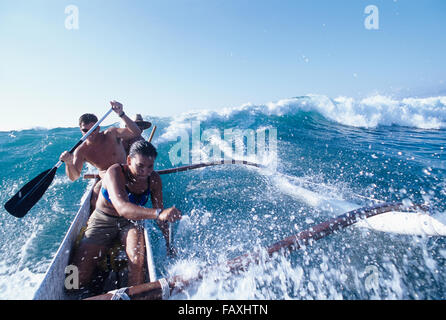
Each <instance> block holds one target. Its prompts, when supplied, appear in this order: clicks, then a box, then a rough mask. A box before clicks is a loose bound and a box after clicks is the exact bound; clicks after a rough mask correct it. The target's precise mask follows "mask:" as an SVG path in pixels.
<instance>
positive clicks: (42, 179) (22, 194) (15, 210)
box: [5, 108, 113, 218]
mask: <svg viewBox="0 0 446 320" xmlns="http://www.w3.org/2000/svg"><path fill="white" fill-rule="evenodd" d="M112 110H113V109H112V108H110V110H108V111H107V113H106V114H105V115H104V116H103V117H102V118H101V119H100V120H99V121H98V122H97V123H96V124H95V125H94V126H93V127H91V129H90V130H89V131H88V132H87V133H86V134H85V135H84V136H83V137H82V138H81V139H80V140H79V141H78V142H77V143H76V145H75V146H74V147H73V148H72V149H71V150H70V153H73V152H74V150H76V148H77V147H79V146H80V145H81V144H82V143H83V142H84V141H85V140H86V139H87V138H88V137H89V136H90V134H91V133H92V132H93V131H94V130H96V128H97V127H98V126H99V125H100V124H101V122H102V121H104V119H105V118H106V117H107V116H108V115H109V114H110V112H112ZM62 163H63V162H62V161H60V160H59V162H57V163H56V165H55V166H54V167H52V168H51V169H48V170H46V171H44V172H42V173H41V174H39V175H38V176H37V177H35V178H34V179H32V180H31V181H30V182H28V183H27V184H26V185H25V186H23V187H22V188H21V189H20V190H19V192H17V193H16V194H15V195H14V196H13V197H12V198H11V199H9V200H8V202H6V203H5V209H6V211H8V212H9V213H10V214H12V215H13V216H14V217H17V218H23V217H24V216H25V215H26V214H27V213H28V211H29V210H30V209H31V208H32V207H33V206H34V205H35V204H36V203H37V202H38V201H39V200H40V198H42V196H43V194H44V193H45V192H46V190H47V189H48V187H49V186H50V185H51V183H52V182H53V179H54V176H55V175H56V171H57V169H58V168H59V167H60V166H61V165H62Z"/></svg>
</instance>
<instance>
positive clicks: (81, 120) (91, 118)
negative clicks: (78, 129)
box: [79, 113, 98, 126]
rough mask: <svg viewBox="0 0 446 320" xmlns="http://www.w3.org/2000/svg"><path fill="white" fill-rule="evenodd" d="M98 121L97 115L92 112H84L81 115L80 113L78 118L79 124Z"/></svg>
mask: <svg viewBox="0 0 446 320" xmlns="http://www.w3.org/2000/svg"><path fill="white" fill-rule="evenodd" d="M96 122H98V117H96V116H95V115H94V114H91V113H85V114H83V115H81V117H80V118H79V126H81V125H82V123H83V124H88V123H96Z"/></svg>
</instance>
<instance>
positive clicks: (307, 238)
mask: <svg viewBox="0 0 446 320" xmlns="http://www.w3.org/2000/svg"><path fill="white" fill-rule="evenodd" d="M427 209H428V208H427V206H425V205H410V206H407V205H404V204H402V203H384V204H379V205H375V206H372V207H364V208H360V209H356V210H353V211H349V212H347V213H344V214H342V215H340V216H338V217H336V218H333V219H331V220H329V221H325V222H322V223H320V224H318V225H316V226H314V227H312V228H310V229H308V230H305V231H302V232H300V233H298V234H296V235H293V236H290V237H287V238H285V239H283V240H281V241H279V242H277V243H275V244H273V245H272V246H270V247H269V248H268V249H267V253H268V256H269V257H271V256H272V255H273V254H274V253H276V252H278V251H280V250H283V249H288V250H289V251H293V250H297V249H300V248H302V246H306V245H308V244H311V242H312V241H316V240H319V239H322V238H324V237H326V236H328V235H330V234H332V233H334V232H336V231H338V230H341V229H343V228H346V227H348V226H351V225H352V224H354V223H356V222H358V221H360V220H362V219H366V218H370V217H373V216H377V215H379V214H382V213H386V212H391V211H417V210H422V211H427ZM261 259H262V255H261V254H259V253H248V254H245V255H242V256H239V257H237V258H235V259H232V260H229V261H227V262H226V266H227V267H228V268H229V270H230V272H231V273H235V272H238V271H242V270H245V269H246V268H247V266H248V265H250V264H252V263H258V262H260V261H261ZM208 269H209V268H208ZM208 269H203V270H201V271H200V272H199V273H198V274H197V275H196V276H195V277H191V278H187V279H186V278H183V277H181V276H174V277H173V278H171V279H170V280H167V279H160V280H158V281H154V282H149V283H145V284H141V285H138V286H133V287H129V288H126V289H125V290H124V292H125V293H126V295H127V296H128V297H129V298H130V299H142V300H157V299H165V298H167V297H169V296H170V295H171V294H172V293H174V291H175V290H182V289H184V288H185V287H187V286H188V285H190V284H191V283H193V282H195V281H198V280H200V279H202V278H203V276H204V275H205V274H206V273H207V272H208ZM112 296H113V294H111V293H106V294H103V295H99V296H95V297H91V298H89V300H110V299H111V298H112Z"/></svg>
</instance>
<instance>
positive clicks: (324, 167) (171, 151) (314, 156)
mask: <svg viewBox="0 0 446 320" xmlns="http://www.w3.org/2000/svg"><path fill="white" fill-rule="evenodd" d="M141 113H142V114H143V115H144V112H143V111H141ZM144 117H145V118H147V119H150V121H151V122H152V123H154V124H156V125H157V126H158V129H157V132H156V134H155V136H154V140H153V143H154V145H155V146H156V147H157V148H158V152H159V156H158V159H157V162H156V169H158V170H159V169H166V168H171V167H174V166H180V165H187V164H192V163H196V161H207V160H213V159H218V158H222V157H223V156H227V154H229V153H230V152H229V151H231V150H232V149H236V148H238V147H239V146H240V145H241V149H237V150H244V151H245V153H243V152H242V153H239V154H237V153H236V152H233V154H232V158H237V160H242V159H240V157H245V158H246V160H250V161H253V162H261V163H262V164H263V165H264V167H263V168H254V167H249V166H244V165H231V164H228V165H221V166H213V167H207V168H202V169H197V170H191V171H187V172H181V173H175V174H169V175H163V176H162V179H163V190H164V204H165V206H172V205H175V206H176V207H178V208H179V209H180V210H181V211H182V212H183V219H182V220H181V221H180V222H177V223H175V224H174V226H173V235H174V245H175V247H176V248H177V251H178V256H177V257H176V258H175V259H170V258H166V252H165V248H164V243H163V241H162V239H161V234H160V232H159V231H158V230H156V228H154V227H153V228H151V231H152V238H153V240H154V256H155V259H156V264H157V271H158V274H159V275H160V276H171V275H183V276H185V277H188V276H193V275H194V274H196V273H197V271H198V270H200V269H201V268H204V267H207V266H215V267H212V268H210V270H209V272H208V273H207V274H206V275H205V277H204V279H203V281H200V282H197V283H195V284H194V285H193V286H191V287H189V288H187V289H186V290H184V291H182V292H179V293H176V294H175V295H174V296H172V297H171V298H172V299H445V298H446V268H445V262H446V240H445V238H444V237H443V236H427V235H412V234H399V233H394V232H381V231H377V230H373V229H369V228H362V227H357V226H351V227H349V228H346V229H344V230H342V231H340V232H337V233H335V234H332V235H330V236H328V237H326V238H323V239H321V240H319V241H317V242H315V243H313V244H312V245H309V246H306V247H305V248H303V249H301V250H298V251H294V252H291V253H289V254H283V253H279V254H276V255H275V256H274V257H273V258H272V259H267V260H265V261H263V262H262V263H261V264H258V265H252V266H250V267H249V268H248V269H247V270H246V271H244V272H241V273H238V274H229V273H228V272H227V270H225V268H224V267H223V266H224V262H225V261H226V260H228V259H232V258H235V257H237V256H239V255H241V254H244V253H246V252H252V251H254V250H257V251H259V252H262V250H264V249H265V248H267V247H268V246H270V245H272V244H273V243H275V242H277V241H279V240H281V239H283V238H285V237H288V236H290V235H293V234H297V233H298V232H299V231H302V230H305V229H308V228H310V227H311V226H312V225H315V224H317V223H319V222H322V221H326V220H328V219H330V218H333V217H335V216H337V215H340V214H342V213H344V212H346V211H349V210H352V209H355V208H359V207H361V206H367V205H372V204H375V203H379V202H380V201H388V202H392V201H406V202H409V201H411V202H413V203H427V204H429V206H430V208H431V212H430V214H431V215H432V216H433V217H435V218H436V219H437V220H438V221H440V222H442V223H445V224H446V180H445V178H446V153H445V147H446V97H430V98H422V99H421V98H406V99H394V98H389V97H384V96H374V97H369V98H367V99H362V100H357V99H356V100H355V99H353V98H345V97H341V98H336V99H331V98H329V97H326V96H317V95H308V96H301V97H296V98H291V99H284V100H281V101H277V102H271V103H268V104H264V105H252V104H247V105H243V106H240V107H237V108H228V109H224V110H220V111H206V110H200V111H191V112H188V113H184V114H181V115H177V116H175V117H171V118H156V117H150V115H144ZM116 125H118V124H116ZM225 130H226V131H225ZM231 130H232V131H231ZM236 130H241V131H236ZM227 131H231V132H234V137H235V142H234V144H227V143H226V142H225V139H224V134H225V132H227ZM197 132H198V134H197ZM149 133H150V129H149V130H147V131H146V132H145V133H144V136H146V137H147V136H148V135H149ZM246 133H248V134H246ZM262 133H263V135H262ZM250 134H251V135H250ZM197 137H198V138H197ZM252 137H254V138H255V140H254V141H256V143H258V142H259V141H261V140H262V139H264V140H265V141H264V142H265V146H267V152H266V153H262V154H261V149H262V148H260V147H259V145H258V144H256V145H255V147H253V148H252V149H250V147H249V143H250V141H251V140H250V139H251V138H252ZM79 138H80V132H79V130H78V128H55V129H51V130H47V129H45V130H42V129H33V130H22V131H10V132H0V162H1V163H0V170H1V180H0V181H1V182H0V183H1V190H2V192H1V194H0V202H1V203H2V204H4V203H5V202H6V201H7V200H8V199H9V198H10V197H11V196H13V195H14V194H15V193H16V192H17V191H18V190H19V189H20V187H21V186H23V185H24V184H25V183H26V182H27V181H29V180H30V179H32V178H34V177H35V176H36V175H37V174H39V173H40V172H42V171H43V170H46V169H48V168H51V167H52V166H53V165H54V164H55V163H56V162H57V161H58V157H59V155H60V153H61V152H62V151H64V150H66V149H70V148H71V147H72V146H73V145H74V144H75V143H76V142H77V141H78V139H79ZM194 139H195V140H194ZM197 139H198V141H201V142H200V143H199V144H198V147H197ZM179 147H181V152H180V153H178V152H177V151H178V148H179ZM218 150H223V151H224V152H225V153H220V152H218ZM226 151H227V152H226ZM250 152H251V153H250ZM87 171H92V168H90V167H85V172H87ZM89 183H90V182H89V181H87V180H83V179H80V180H78V181H76V182H74V183H72V182H70V181H69V180H68V178H67V177H65V175H64V167H61V168H60V169H59V170H58V172H57V175H56V178H55V180H54V182H53V184H52V185H51V187H50V188H49V189H48V191H47V192H46V193H45V195H44V196H43V198H42V199H41V200H40V201H39V202H38V203H37V204H36V205H35V207H34V208H33V209H32V210H31V211H30V212H29V213H28V214H27V215H26V216H25V217H24V218H23V219H17V218H15V217H13V216H11V215H10V214H8V213H7V212H6V211H5V210H4V208H3V206H1V208H0V299H32V297H33V294H34V292H35V291H36V289H37V287H38V285H39V283H40V281H41V280H42V278H43V275H44V273H45V271H46V269H47V268H48V266H49V263H50V261H51V259H52V257H53V256H54V254H55V253H56V251H57V249H58V246H59V244H60V242H61V241H62V239H63V237H64V235H65V233H66V231H67V230H68V227H69V225H70V223H71V221H72V219H73V217H74V215H75V214H76V212H77V210H78V208H79V206H80V200H81V198H82V196H83V195H84V194H85V192H86V191H87V190H88V187H89ZM396 223H398V222H396ZM401 223H404V222H401ZM390 227H391V226H390ZM390 229H392V228H390Z"/></svg>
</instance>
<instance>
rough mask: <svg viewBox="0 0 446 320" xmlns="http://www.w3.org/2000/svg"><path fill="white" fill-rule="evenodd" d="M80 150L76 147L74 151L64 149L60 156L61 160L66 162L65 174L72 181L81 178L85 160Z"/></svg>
mask: <svg viewBox="0 0 446 320" xmlns="http://www.w3.org/2000/svg"><path fill="white" fill-rule="evenodd" d="M78 150H79V149H76V150H75V151H74V153H69V152H68V151H64V152H63V153H62V154H61V155H60V158H59V160H60V161H63V162H64V163H65V174H66V175H67V176H68V178H70V180H71V181H76V180H77V179H79V177H80V176H81V172H82V167H83V166H84V162H85V159H84V157H83V156H82V152H79V151H78Z"/></svg>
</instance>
